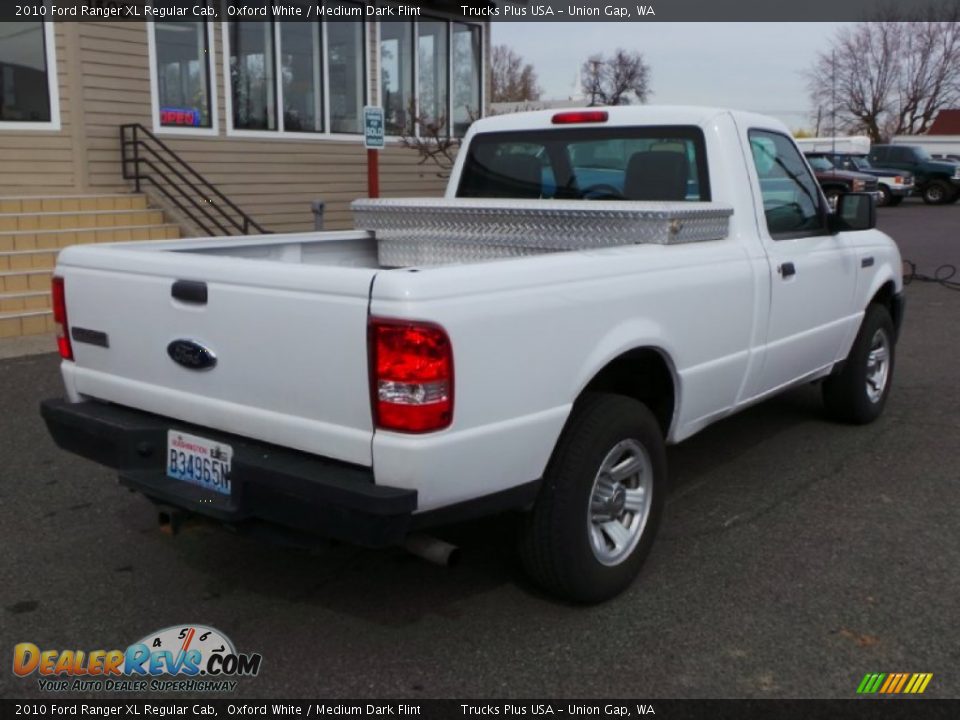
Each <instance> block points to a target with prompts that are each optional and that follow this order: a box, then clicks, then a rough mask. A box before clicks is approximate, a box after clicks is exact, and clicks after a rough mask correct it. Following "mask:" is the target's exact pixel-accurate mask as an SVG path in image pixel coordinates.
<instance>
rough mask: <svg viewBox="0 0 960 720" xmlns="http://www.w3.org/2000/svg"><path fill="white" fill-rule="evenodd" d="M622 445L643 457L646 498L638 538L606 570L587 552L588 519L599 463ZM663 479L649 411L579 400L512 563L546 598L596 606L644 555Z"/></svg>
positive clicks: (618, 588)
mask: <svg viewBox="0 0 960 720" xmlns="http://www.w3.org/2000/svg"><path fill="white" fill-rule="evenodd" d="M625 441H626V442H627V443H629V444H630V447H642V449H643V450H644V451H645V452H646V456H645V458H646V460H647V461H648V466H647V467H648V469H649V477H648V478H647V479H646V480H645V481H643V482H646V483H647V484H648V485H647V486H648V488H649V495H646V497H647V498H648V501H647V504H646V505H645V508H646V509H645V512H646V521H645V522H643V521H642V520H641V521H640V522H639V524H638V525H637V528H638V531H637V532H638V533H639V534H638V536H635V539H634V540H633V541H632V544H624V552H625V553H626V554H625V555H624V557H623V559H621V560H618V561H617V562H616V564H612V565H611V564H604V563H603V562H601V561H600V559H598V556H597V554H596V552H595V551H594V549H593V541H592V540H591V537H592V535H591V530H592V529H593V528H594V516H592V515H591V514H592V513H594V512H595V510H594V508H595V507H596V505H592V504H591V500H594V499H595V497H594V494H595V483H596V481H597V479H598V474H599V471H600V469H601V466H602V465H603V463H604V460H605V459H607V458H609V457H610V455H611V454H612V453H614V452H616V449H617V448H618V447H620V446H621V445H620V444H621V443H624V442H625ZM641 476H643V477H646V475H645V474H644V473H638V474H637V475H636V476H635V477H636V478H637V479H636V480H635V482H637V483H640V482H641V480H640V479H639V478H640V477H641ZM666 480H667V459H666V452H665V449H664V441H663V436H662V434H661V430H660V425H659V424H658V423H657V420H656V418H655V417H654V416H653V414H652V413H651V412H650V410H648V409H647V407H646V406H645V405H644V404H643V403H640V402H638V401H636V400H633V399H631V398H628V397H624V396H622V395H612V394H605V393H588V394H586V395H584V396H583V397H582V398H581V399H580V400H578V401H577V403H576V405H575V406H574V410H573V414H572V415H571V417H570V420H569V421H568V423H567V426H566V427H565V428H564V431H563V433H562V435H561V436H560V440H559V441H558V442H557V447H556V448H555V450H554V453H553V456H552V457H551V459H550V462H549V464H548V466H547V471H546V473H545V474H544V478H543V485H542V487H541V489H540V496H539V498H538V499H537V502H536V505H535V506H534V508H533V510H532V511H531V512H530V513H528V514H527V516H526V517H525V518H524V522H523V524H522V528H521V537H520V557H521V559H522V561H523V564H524V567H525V568H526V570H527V572H528V574H529V575H530V577H531V578H532V579H533V580H534V582H536V583H537V584H538V585H539V586H540V587H541V588H543V589H544V590H545V591H547V592H548V593H550V594H552V595H554V596H556V597H559V598H561V599H564V600H568V601H572V602H576V603H584V604H590V603H598V602H602V601H604V600H608V599H610V598H612V597H614V596H615V595H618V594H619V593H621V592H623V590H625V589H626V588H627V587H628V586H629V585H630V583H631V582H633V580H634V578H635V577H636V576H637V573H639V572H640V568H641V566H642V565H643V562H644V560H645V559H646V557H647V554H648V553H649V552H650V547H651V545H652V543H653V538H654V535H656V531H657V528H658V526H659V524H660V518H661V515H662V514H663V505H664V496H665V494H666V484H667V483H666ZM611 502H613V501H612V500H611ZM621 509H622V506H621ZM642 515H643V512H638V513H634V514H632V515H627V516H626V517H630V518H632V517H634V516H642ZM631 523H632V520H631ZM637 537H638V539H636V538H637ZM610 544H611V545H613V543H612V542H611V543H610ZM631 547H632V549H630V548H631Z"/></svg>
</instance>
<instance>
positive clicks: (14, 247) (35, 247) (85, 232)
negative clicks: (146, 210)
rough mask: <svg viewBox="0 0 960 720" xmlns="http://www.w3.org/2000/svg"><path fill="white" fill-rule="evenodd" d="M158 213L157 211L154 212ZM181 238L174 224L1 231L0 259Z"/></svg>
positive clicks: (178, 228) (177, 227) (178, 229)
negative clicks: (77, 247)
mask: <svg viewBox="0 0 960 720" xmlns="http://www.w3.org/2000/svg"><path fill="white" fill-rule="evenodd" d="M156 212H159V211H156ZM178 237H180V227H179V226H178V225H174V224H173V223H160V224H156V225H126V226H118V227H100V228H73V229H70V230H18V231H16V232H6V233H2V232H0V257H7V258H8V259H9V257H10V253H13V252H35V251H41V250H48V251H53V252H56V251H57V250H60V249H61V248H65V247H67V246H68V245H80V244H86V243H105V242H131V241H134V240H172V239H175V238H178Z"/></svg>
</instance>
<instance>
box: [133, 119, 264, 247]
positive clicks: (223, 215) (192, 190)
mask: <svg viewBox="0 0 960 720" xmlns="http://www.w3.org/2000/svg"><path fill="white" fill-rule="evenodd" d="M158 148H159V149H158ZM120 152H121V163H122V169H123V178H124V179H125V180H133V181H134V186H135V188H136V191H137V192H140V186H141V184H142V183H143V182H149V183H151V184H152V185H153V186H154V187H155V188H157V189H158V190H160V191H161V192H162V193H163V194H164V195H165V196H166V198H167V199H168V200H170V202H172V203H173V204H174V205H176V207H177V208H178V209H179V210H180V212H182V213H183V214H184V215H186V216H187V217H188V218H190V220H191V221H193V222H194V223H195V224H196V225H197V226H198V227H199V228H200V229H201V230H202V231H203V232H205V233H207V234H208V235H215V234H216V233H215V232H214V231H213V230H211V226H212V227H215V228H216V229H218V230H219V231H220V232H221V233H223V234H225V235H230V234H231V233H232V232H233V231H232V230H231V227H232V228H235V230H237V231H239V232H241V233H243V234H244V235H247V234H249V233H250V232H251V230H252V231H254V232H256V233H260V234H266V233H268V232H269V231H268V230H265V229H264V228H263V227H262V226H261V225H260V224H259V223H257V222H256V221H255V220H254V219H253V218H252V217H250V216H249V215H247V213H245V212H244V211H243V210H241V209H240V208H239V207H237V205H236V204H235V203H233V202H231V201H230V199H229V198H228V197H227V196H226V195H224V194H223V193H222V192H220V191H219V190H218V189H217V188H216V187H214V186H213V184H211V183H210V182H209V181H208V180H207V179H206V178H205V177H203V175H201V174H200V173H199V172H197V171H196V170H195V169H194V168H193V167H192V166H191V165H190V164H189V163H188V162H187V161H186V160H184V159H183V158H182V157H180V156H179V155H178V154H177V153H176V152H174V151H173V150H171V149H170V147H169V146H168V145H167V144H166V143H164V142H163V141H162V140H160V139H159V138H158V137H157V136H156V135H154V134H153V133H152V132H150V131H149V130H147V128H145V127H144V126H143V125H141V124H140V123H129V124H126V125H121V126H120ZM164 153H165V155H164ZM144 168H148V169H149V170H150V172H145V171H144ZM171 175H172V176H173V177H174V178H176V180H179V183H178V182H175V181H174V180H173V179H171ZM171 187H172V188H175V189H176V190H178V191H179V194H175V193H173V192H171V191H170V188H171ZM218 199H219V200H220V201H222V204H221V203H220V202H217V200H218ZM224 206H226V207H228V208H230V210H232V211H233V213H232V214H231V213H229V212H227V210H226V209H225V208H224ZM197 215H199V216H200V217H197ZM201 218H202V219H201Z"/></svg>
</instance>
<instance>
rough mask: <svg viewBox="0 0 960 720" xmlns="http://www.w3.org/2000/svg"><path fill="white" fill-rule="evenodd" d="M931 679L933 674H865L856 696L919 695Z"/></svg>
mask: <svg viewBox="0 0 960 720" xmlns="http://www.w3.org/2000/svg"><path fill="white" fill-rule="evenodd" d="M932 679H933V673H867V674H866V675H864V676H863V680H861V681H860V684H859V685H858V686H857V694H858V695H870V694H873V693H879V694H881V695H898V694H900V693H903V694H905V695H906V694H910V695H919V694H921V693H923V692H924V691H925V690H926V689H927V685H929V684H930V681H931V680H932Z"/></svg>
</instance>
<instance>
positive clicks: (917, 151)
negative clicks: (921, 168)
mask: <svg viewBox="0 0 960 720" xmlns="http://www.w3.org/2000/svg"><path fill="white" fill-rule="evenodd" d="M913 152H914V155H915V156H916V158H917V159H918V160H933V158H932V157H930V153H929V152H928V151H927V149H926V148H924V147H920V146H919V145H916V146H914V148H913Z"/></svg>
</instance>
